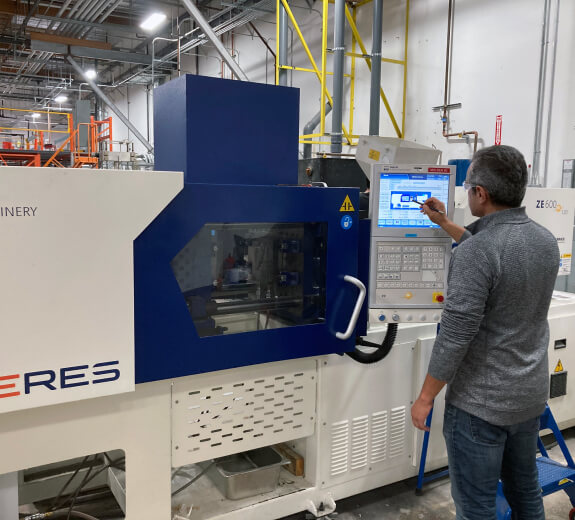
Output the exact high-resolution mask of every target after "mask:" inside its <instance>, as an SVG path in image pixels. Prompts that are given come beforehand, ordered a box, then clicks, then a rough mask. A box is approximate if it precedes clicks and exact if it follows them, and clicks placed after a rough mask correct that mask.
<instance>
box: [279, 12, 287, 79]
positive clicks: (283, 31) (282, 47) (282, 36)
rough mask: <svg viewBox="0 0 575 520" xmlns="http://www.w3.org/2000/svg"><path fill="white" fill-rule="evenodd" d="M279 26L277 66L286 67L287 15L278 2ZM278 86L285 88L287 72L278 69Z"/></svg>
mask: <svg viewBox="0 0 575 520" xmlns="http://www.w3.org/2000/svg"><path fill="white" fill-rule="evenodd" d="M279 9H280V26H279V60H278V65H279V66H280V67H281V66H282V65H287V62H288V59H287V55H288V14H287V11H286V8H285V7H284V6H283V4H282V3H281V2H280V7H279ZM278 76H279V79H278V84H279V85H282V86H284V87H287V84H288V71H287V70H286V69H280V70H279V73H278Z"/></svg>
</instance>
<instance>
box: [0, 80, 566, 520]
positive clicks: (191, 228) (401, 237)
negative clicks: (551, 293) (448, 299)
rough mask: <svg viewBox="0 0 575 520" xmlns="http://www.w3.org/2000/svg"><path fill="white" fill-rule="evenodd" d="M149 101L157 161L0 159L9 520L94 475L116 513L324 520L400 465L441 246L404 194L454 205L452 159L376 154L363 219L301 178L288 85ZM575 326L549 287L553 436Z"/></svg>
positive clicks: (409, 464) (83, 485)
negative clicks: (86, 167) (142, 168)
mask: <svg viewBox="0 0 575 520" xmlns="http://www.w3.org/2000/svg"><path fill="white" fill-rule="evenodd" d="M216 94H217V95H216ZM154 107H155V111H156V114H155V125H156V128H155V135H156V136H157V137H156V158H155V163H156V166H157V167H158V168H160V169H161V170H162V171H158V172H127V171H117V172H114V171H108V172H107V171H100V172H91V171H78V170H75V171H72V170H66V169H42V168H33V169H27V170H22V169H17V168H0V193H2V201H1V206H0V240H1V243H2V244H3V246H4V247H3V254H2V255H1V256H0V286H1V287H2V288H3V294H4V296H3V298H2V299H0V345H1V346H0V352H1V353H2V359H3V363H2V372H1V373H0V414H1V416H2V420H1V421H0V518H1V519H2V520H15V519H17V518H18V512H19V507H20V508H21V509H20V513H22V514H23V515H28V516H29V518H35V519H41V518H43V516H42V515H44V514H45V513H46V512H48V513H54V514H57V515H58V514H59V515H64V517H65V515H66V514H67V513H68V512H73V511H76V510H84V511H85V510H86V509H81V508H82V507H84V508H85V507H88V506H89V498H90V497H91V496H96V495H98V494H101V493H100V491H101V486H104V487H105V488H106V489H108V490H111V492H112V493H113V496H114V500H113V502H114V511H116V517H117V518H127V519H129V520H131V519H134V520H135V519H142V520H147V519H150V520H162V519H166V520H196V519H198V520H199V519H205V520H207V519H216V518H217V519H220V520H224V519H225V520H233V519H242V520H245V519H249V518H253V519H264V518H265V519H274V518H281V517H282V516H285V515H288V514H292V513H296V512H299V511H308V512H309V513H311V514H313V515H315V516H316V517H322V516H326V515H328V514H329V513H331V512H333V511H334V510H335V508H336V501H337V500H338V499H341V498H344V497H348V496H351V495H354V494H357V493H360V492H363V491H366V490H369V489H373V488H376V487H379V486H383V485H386V484H389V483H392V482H395V481H398V480H401V479H404V478H407V477H410V476H413V475H415V474H416V472H417V464H418V456H419V446H420V440H421V435H420V432H419V431H417V430H415V429H414V428H413V426H412V425H411V421H410V418H409V409H410V405H411V403H412V402H413V400H414V399H415V397H416V395H417V392H418V391H419V388H420V385H421V382H422V381H423V378H424V376H425V373H426V369H427V362H428V359H429V356H430V354H431V349H432V347H433V343H434V338H435V334H436V329H437V322H438V321H439V319H440V314H441V308H442V297H443V296H444V295H445V292H446V286H445V283H446V273H447V271H446V270H447V266H448V263H449V255H450V251H451V241H450V239H448V238H447V237H445V236H444V234H443V232H442V231H441V230H439V229H437V228H435V227H433V226H432V225H431V223H430V221H429V220H427V219H426V218H425V217H424V216H423V215H422V214H421V213H420V212H419V210H418V209H419V205H418V204H417V202H422V201H423V200H424V199H426V198H428V197H429V196H436V197H437V198H439V199H440V200H442V201H444V202H445V204H446V207H447V211H448V214H449V215H452V214H453V215H455V216H456V217H457V215H458V213H457V212H459V215H462V214H464V204H463V202H462V201H460V199H459V198H458V196H457V193H455V192H454V178H453V172H452V170H451V168H450V167H447V166H441V165H437V164H433V161H432V160H431V159H428V161H427V165H420V166H416V165H414V164H408V165H404V166H401V165H386V164H383V163H382V162H380V161H377V160H373V163H372V164H369V169H370V172H371V191H370V195H371V201H372V202H371V217H372V218H371V220H360V219H359V205H360V201H359V190H358V189H357V188H353V187H342V186H340V187H337V188H335V187H329V188H325V187H301V186H297V185H296V184H297V182H296V179H295V174H296V172H297V149H296V143H297V133H298V124H297V107H298V95H297V91H296V90H294V89H290V88H285V87H268V86H265V85H257V84H249V83H240V82H231V81H227V80H216V79H213V78H202V77H198V76H185V77H182V78H179V79H178V80H175V81H173V82H171V83H168V84H166V85H163V86H162V87H160V88H159V89H158V90H157V91H156V94H155V103H154ZM198 120H199V121H201V122H202V124H201V125H198V124H197V121H198ZM214 136H225V137H226V139H222V140H221V142H220V141H218V140H217V139H214ZM290 143H293V147H292V146H291V145H290ZM367 145H368V146H371V147H377V146H378V144H377V143H376V142H373V141H369V142H368V143H367ZM385 146H386V147H387V148H386V150H387V149H388V148H389V147H390V146H392V145H390V144H389V143H386V144H385ZM389 149H390V150H391V148H389ZM417 150H418V153H423V150H422V149H421V148H420V147H418V148H417ZM386 153H387V152H386ZM389 153H390V154H392V152H391V151H390V152H389ZM402 153H403V152H402ZM433 153H434V154H436V155H435V157H436V158H438V155H439V154H438V152H437V151H433ZM392 155H393V154H392ZM388 156H389V155H388ZM374 157H375V155H374ZM402 157H403V158H404V156H402ZM418 157H421V156H418ZM430 163H432V164H430ZM424 164H425V162H424ZM177 172H180V173H177ZM558 196H559V195H558ZM536 200H539V201H541V200H543V201H551V200H555V201H556V204H555V205H554V206H553V204H552V203H550V202H548V203H544V204H543V206H544V208H547V209H549V208H550V207H551V206H553V208H552V209H553V211H555V210H556V209H557V207H558V206H561V207H560V209H559V211H555V213H556V214H557V216H561V217H562V218H565V219H566V220H565V221H563V222H566V221H567V220H568V221H569V226H572V223H573V208H572V207H571V206H570V205H569V203H568V202H565V203H564V202H563V201H562V200H561V202H558V201H559V199H558V198H555V196H553V198H552V197H551V195H549V193H544V194H541V195H540V196H538V197H536ZM571 200H573V197H572V196H571ZM571 204H572V203H571ZM547 209H545V210H544V211H543V212H544V213H546V214H547ZM564 211H565V212H566V213H563V212H564ZM547 216H549V217H552V216H555V215H554V214H553V215H550V214H548V215H547ZM569 232H571V227H569ZM557 236H559V235H557ZM562 236H564V237H566V235H565V234H564V235H562ZM566 247H570V246H566ZM568 254H571V253H570V252H569V253H567V252H565V253H564V256H563V260H562V261H563V262H564V265H567V264H568V260H569V259H570V257H568V256H566V255H568ZM389 284H393V285H389ZM404 284H405V285H404ZM574 314H575V298H574V297H573V295H571V294H569V293H557V295H556V297H555V299H554V304H553V306H552V309H551V311H550V322H551V330H552V338H551V343H552V345H550V353H551V355H550V364H551V365H553V366H552V367H551V368H552V371H553V374H554V379H552V381H551V385H552V388H553V389H554V395H555V396H556V397H553V398H552V399H551V400H550V404H551V406H552V408H553V412H554V414H555V416H556V418H558V422H560V424H562V426H570V425H573V424H575V416H574V414H573V407H572V406H569V401H568V400H569V398H570V397H569V396H572V395H573V391H574V389H573V388H572V386H571V385H572V382H571V380H570V379H568V378H567V376H568V371H569V367H570V366H571V364H572V363H575V359H574V355H573V352H572V347H571V345H572V343H573V341H575V338H574V337H573V326H572V323H571V322H572V317H573V315H574ZM410 317H411V319H410ZM397 324H399V327H398V328H397ZM395 328H397V335H396V337H395V338H394V340H390V335H389V331H390V330H395ZM361 338H363V339H364V340H365V341H360V339H361ZM386 342H387V343H386ZM357 344H360V345H361V344H363V345H364V346H360V347H359V348H360V349H366V348H367V349H369V348H372V347H373V346H376V347H382V346H383V345H384V344H386V345H387V347H386V353H385V356H384V359H382V360H381V358H380V361H379V362H375V363H367V364H365V363H361V362H358V361H357V359H358V356H354V353H356V350H357V348H358V347H357V346H356V345H357ZM365 345H367V346H365ZM346 353H350V354H351V356H349V355H347V354H346ZM559 368H560V369H561V370H558V369H559ZM571 399H572V397H571ZM441 408H442V404H441V399H438V400H437V404H436V414H435V417H436V418H440V417H441V413H440V412H441V410H440V409H441ZM436 427H437V423H435V424H434V426H433V428H434V430H433V431H434V432H435V431H436ZM270 447H275V448H273V449H272V448H270ZM270 450H271V451H270ZM276 450H277V451H276ZM286 454H287V456H286ZM445 461H446V456H445V450H444V447H443V440H442V438H441V436H440V435H435V434H434V435H432V439H431V445H430V450H429V452H428V467H429V468H430V469H432V468H434V467H440V466H442V465H444V464H445ZM288 468H289V470H288ZM256 472H257V475H256ZM261 472H263V473H261ZM107 496H108V499H109V498H110V493H109V492H108V494H107ZM31 505H34V507H33V508H32V507H31ZM23 508H27V509H23ZM95 511H97V510H95ZM34 514H35V515H36V516H32V515H34ZM94 515H95V516H97V514H96V513H94ZM47 518H48V517H47Z"/></svg>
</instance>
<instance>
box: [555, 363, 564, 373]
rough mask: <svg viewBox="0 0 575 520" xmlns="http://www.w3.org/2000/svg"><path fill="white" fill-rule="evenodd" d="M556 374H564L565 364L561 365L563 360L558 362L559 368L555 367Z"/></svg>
mask: <svg viewBox="0 0 575 520" xmlns="http://www.w3.org/2000/svg"><path fill="white" fill-rule="evenodd" d="M555 372H563V363H561V360H559V361H558V362H557V366H556V367H555Z"/></svg>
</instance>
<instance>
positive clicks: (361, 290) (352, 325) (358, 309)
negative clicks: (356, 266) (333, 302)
mask: <svg viewBox="0 0 575 520" xmlns="http://www.w3.org/2000/svg"><path fill="white" fill-rule="evenodd" d="M343 279H344V281H346V282H349V283H351V284H353V285H355V286H356V287H357V288H358V289H359V294H358V296H357V301H356V302H355V307H354V308H353V312H352V314H351V319H350V320H349V324H348V326H347V330H346V331H345V332H336V334H335V337H336V338H337V339H341V340H346V339H348V338H349V337H350V336H351V335H352V333H353V330H354V329H355V325H356V324H357V319H358V318H359V313H360V312H361V306H362V305H363V300H364V299H365V292H366V291H365V285H363V282H362V281H361V280H358V279H357V278H355V277H353V276H350V275H348V274H346V275H345V276H344V277H343Z"/></svg>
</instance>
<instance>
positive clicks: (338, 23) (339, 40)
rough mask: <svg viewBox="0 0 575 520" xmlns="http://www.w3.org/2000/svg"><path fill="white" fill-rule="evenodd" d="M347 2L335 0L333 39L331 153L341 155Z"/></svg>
mask: <svg viewBox="0 0 575 520" xmlns="http://www.w3.org/2000/svg"><path fill="white" fill-rule="evenodd" d="M344 38H345V0H335V21H334V38H333V110H332V114H331V152H332V153H341V150H342V128H341V125H342V122H343V117H342V116H343V74H344V65H345V46H344V44H345V40H344Z"/></svg>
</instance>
